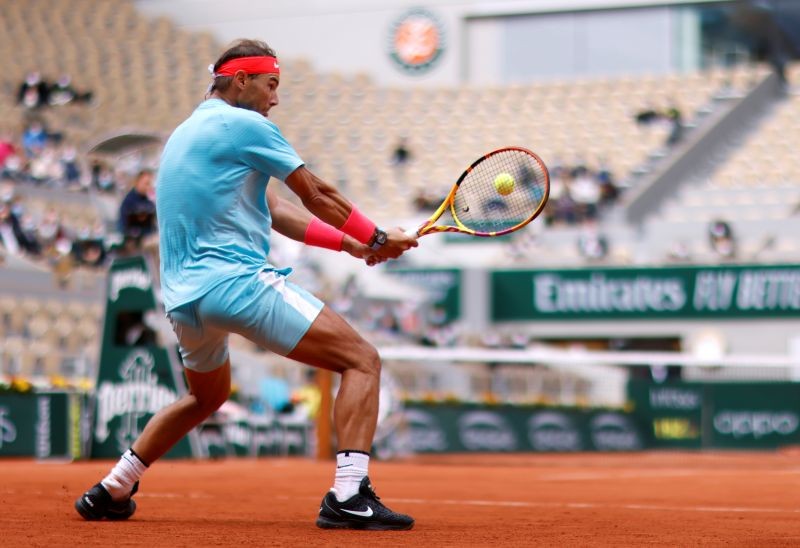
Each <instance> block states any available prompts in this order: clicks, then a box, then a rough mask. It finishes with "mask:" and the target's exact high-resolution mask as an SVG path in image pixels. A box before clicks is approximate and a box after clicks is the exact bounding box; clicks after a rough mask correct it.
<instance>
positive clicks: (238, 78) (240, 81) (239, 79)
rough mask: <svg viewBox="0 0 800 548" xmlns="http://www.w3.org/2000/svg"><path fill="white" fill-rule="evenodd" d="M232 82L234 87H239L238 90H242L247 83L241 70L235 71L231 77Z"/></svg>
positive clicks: (244, 73) (245, 75) (245, 76)
mask: <svg viewBox="0 0 800 548" xmlns="http://www.w3.org/2000/svg"><path fill="white" fill-rule="evenodd" d="M233 81H234V82H236V85H237V86H239V89H244V86H245V85H246V83H247V73H246V72H245V71H243V70H237V71H236V73H235V74H234V75H233Z"/></svg>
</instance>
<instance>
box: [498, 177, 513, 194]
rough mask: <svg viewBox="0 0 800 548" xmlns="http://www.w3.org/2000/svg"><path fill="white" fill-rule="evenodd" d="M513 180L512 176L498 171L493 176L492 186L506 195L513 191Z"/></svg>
mask: <svg viewBox="0 0 800 548" xmlns="http://www.w3.org/2000/svg"><path fill="white" fill-rule="evenodd" d="M514 182H515V181H514V177H512V176H511V175H510V174H508V173H499V174H498V175H497V177H495V178H494V188H496V189H497V192H498V193H499V194H501V195H503V196H508V195H509V194H511V193H512V192H514Z"/></svg>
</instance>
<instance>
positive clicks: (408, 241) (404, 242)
mask: <svg viewBox="0 0 800 548" xmlns="http://www.w3.org/2000/svg"><path fill="white" fill-rule="evenodd" d="M386 236H387V238H386V243H385V244H383V245H382V246H380V247H379V248H378V249H376V250H374V254H375V255H377V256H379V257H383V258H385V259H397V258H398V257H399V256H400V255H402V254H403V253H405V252H406V251H408V250H409V249H411V248H412V247H417V246H418V245H419V243H418V242H417V238H416V237H414V236H409V235H408V234H406V233H405V232H404V231H403V229H402V228H400V227H397V228H390V229H389V230H387V231H386Z"/></svg>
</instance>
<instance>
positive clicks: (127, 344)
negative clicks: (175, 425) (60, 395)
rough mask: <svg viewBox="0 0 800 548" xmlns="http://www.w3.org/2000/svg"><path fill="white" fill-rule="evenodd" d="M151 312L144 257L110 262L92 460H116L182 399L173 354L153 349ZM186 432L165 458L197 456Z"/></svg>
mask: <svg viewBox="0 0 800 548" xmlns="http://www.w3.org/2000/svg"><path fill="white" fill-rule="evenodd" d="M151 311H155V312H156V313H159V314H161V313H163V312H160V311H158V310H157V309H156V300H155V296H154V293H153V284H152V277H151V275H150V271H149V268H148V265H147V262H146V261H145V260H144V258H143V257H129V258H122V259H117V260H115V261H114V262H113V263H112V265H111V268H110V269H109V273H108V285H107V291H106V313H105V322H104V325H103V336H102V347H101V350H100V367H99V370H98V375H97V388H96V393H95V397H94V416H93V422H94V426H93V438H92V447H91V454H92V457H93V458H116V457H118V456H119V455H120V454H121V453H123V452H124V451H125V450H126V449H128V448H129V447H130V446H131V444H132V443H133V441H134V440H135V439H136V438H137V437H138V436H139V434H140V433H141V431H142V429H143V428H144V426H145V424H147V421H148V420H150V418H151V417H152V416H153V415H154V414H155V413H156V412H158V411H159V410H160V409H161V408H163V407H165V406H167V405H169V404H171V403H172V402H174V401H176V400H177V399H178V397H179V396H180V395H182V394H183V393H185V391H186V385H185V380H184V378H183V373H182V367H181V364H180V362H179V358H178V356H177V351H176V349H175V348H173V347H170V348H166V347H162V346H159V344H158V339H157V337H156V336H155V333H153V332H152V330H150V329H149V328H148V327H147V325H146V322H145V321H144V315H145V314H146V313H148V312H151ZM200 451H201V449H200V444H199V440H198V438H197V433H196V432H195V431H193V432H191V433H190V434H189V435H188V436H186V437H185V438H183V439H182V440H180V441H179V442H178V443H177V445H175V447H173V448H172V449H171V450H170V451H169V453H167V457H192V456H201V452H200Z"/></svg>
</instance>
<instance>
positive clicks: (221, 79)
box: [208, 39, 276, 93]
mask: <svg viewBox="0 0 800 548" xmlns="http://www.w3.org/2000/svg"><path fill="white" fill-rule="evenodd" d="M257 56H266V57H276V55H275V50H274V49H272V48H271V47H269V46H268V45H267V43H266V42H262V41H261V40H247V39H243V40H237V41H236V42H234V43H233V45H232V46H231V47H229V48H228V49H227V50H225V52H224V53H223V54H222V55H221V56H220V58H219V59H217V62H216V63H214V73H216V72H217V71H218V70H219V68H220V67H221V66H222V65H223V64H225V63H227V62H228V61H230V60H231V59H238V58H240V57H257ZM231 82H233V76H217V77H216V78H214V82H213V83H212V84H211V87H210V88H208V93H211V92H212V91H215V90H216V91H225V90H227V89H228V88H229V87H230V85H231Z"/></svg>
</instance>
